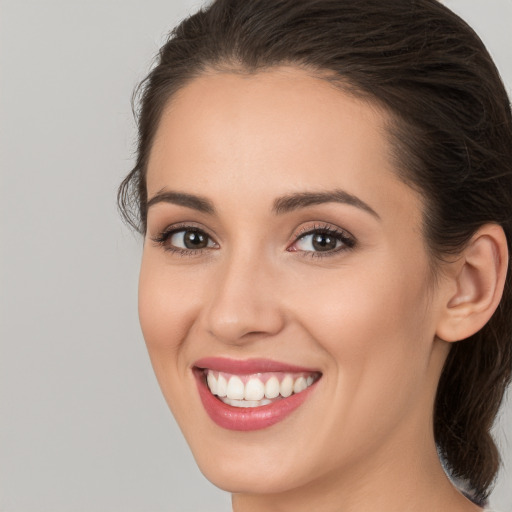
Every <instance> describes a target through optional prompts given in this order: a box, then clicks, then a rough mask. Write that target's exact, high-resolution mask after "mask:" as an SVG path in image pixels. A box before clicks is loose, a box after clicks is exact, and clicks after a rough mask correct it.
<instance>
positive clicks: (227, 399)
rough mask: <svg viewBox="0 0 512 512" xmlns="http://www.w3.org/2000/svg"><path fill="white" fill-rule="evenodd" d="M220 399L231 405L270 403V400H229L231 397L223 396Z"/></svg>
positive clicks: (257, 405) (251, 405)
mask: <svg viewBox="0 0 512 512" xmlns="http://www.w3.org/2000/svg"><path fill="white" fill-rule="evenodd" d="M222 401H223V402H224V403H225V404H228V405H231V406H233V407H261V406H262V405H268V404H270V403H272V402H271V401H270V400H267V399H264V400H231V398H223V399H222Z"/></svg>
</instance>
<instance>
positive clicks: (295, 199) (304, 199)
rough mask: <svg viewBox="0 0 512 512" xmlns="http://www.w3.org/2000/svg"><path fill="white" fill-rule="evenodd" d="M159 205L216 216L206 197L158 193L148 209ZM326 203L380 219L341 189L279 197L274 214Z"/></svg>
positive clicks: (178, 193)
mask: <svg viewBox="0 0 512 512" xmlns="http://www.w3.org/2000/svg"><path fill="white" fill-rule="evenodd" d="M157 203H172V204H176V205H179V206H184V207H186V208H192V209H193V210H197V211H200V212H202V213H207V214H209V215H214V214H215V212H216V211H215V207H214V206H213V203H212V202H211V201H210V200H209V199H207V198H206V197H201V196H196V195H194V194H186V193H184V192H172V191H161V192H158V193H157V194H155V195H154V196H153V197H152V198H151V199H150V200H149V201H148V203H147V206H146V208H147V209H149V208H150V207H151V206H153V205H155V204H157ZM324 203H342V204H348V205H350V206H355V207H356V208H359V209H361V210H364V211H366V212H368V213H370V214H371V215H373V216H374V217H376V218H377V219H380V216H379V214H378V213H377V212H376V211H375V210H374V209H373V208H372V207H371V206H369V205H368V204H366V203H365V202H364V201H362V200H361V199H359V198H358V197H357V196H354V195H352V194H349V193H348V192H346V191H344V190H340V189H336V190H331V191H328V192H297V193H294V194H289V195H286V196H283V197H279V198H277V199H276V200H275V201H274V204H273V207H272V212H273V213H275V214H276V215H282V214H285V213H289V212H292V211H294V210H298V209H300V208H307V207H308V206H314V205H317V204H324Z"/></svg>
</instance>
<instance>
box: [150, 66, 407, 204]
mask: <svg viewBox="0 0 512 512" xmlns="http://www.w3.org/2000/svg"><path fill="white" fill-rule="evenodd" d="M388 121H389V116H388V115H387V114H386V113H385V112H384V111H383V110H382V109H380V108H378V107H377V106H376V105H374V104H371V103H370V102H367V101H364V100H361V99H357V98H355V97H354V96H352V95H349V94H347V93H346V92H344V91H342V90H340V89H339V88H337V87H335V86H333V85H332V84H331V83H329V82H328V81H326V80H324V79H321V78H318V77H314V76H311V75H310V74H308V73H307V72H306V71H304V70H301V69H298V68H293V67H281V68H275V69H271V70H267V71H265V72H260V73H256V74H235V73H210V74H205V75H202V76H200V77H198V78H196V79H195V80H193V81H192V82H191V83H189V84H188V85H186V86H185V87H184V88H182V89H181V90H180V91H178V93H177V94H176V95H175V96H173V98H172V99H171V100H170V101H169V103H168V105H167V106H166V108H165V110H164V112H163V114H162V118H161V121H160V125H159V128H158V130H157V133H156V136H155V140H154V144H153V148H152V151H151V155H150V161H149V165H148V174H147V184H148V196H149V197H151V196H152V195H154V194H155V193H157V192H159V191H160V190H162V189H163V188H172V189H181V190H182V191H190V190H191V189H193V191H194V192H196V193H197V194H200V195H216V194H217V195H219V197H221V195H222V194H223V193H225V192H226V191H229V190H231V191H234V190H236V191H237V192H238V193H239V195H240V196H243V195H244V193H245V192H247V191H250V196H251V199H253V198H256V197H259V196H263V195H266V196H270V195H273V196H278V195H282V194H286V193H293V192H294V191H296V190H298V191H302V190H305V189H307V190H311V189H314V190H322V189H332V188H343V189H345V190H347V191H348V192H350V193H352V194H355V195H358V196H360V197H361V198H362V199H363V200H366V199H365V198H368V199H370V198H372V196H375V197H373V200H375V201H377V203H379V202H382V201H384V202H386V201H389V193H390V192H391V188H394V189H400V190H401V191H402V192H403V191H405V190H408V192H411V189H409V187H407V186H405V185H404V184H403V183H402V182H401V181H400V180H399V179H398V178H397V176H396V173H395V172H394V165H393V163H392V158H391V157H390V151H389V144H388V141H387V134H386V129H385V127H386V124H387V123H388ZM384 185H385V186H384ZM383 187H384V188H383ZM383 191H384V193H383ZM394 193H395V194H396V190H395V191H394ZM386 194H388V195H387V196H386ZM214 199H215V197H214ZM269 199H270V198H269ZM245 200H247V198H245ZM241 202H243V201H242V200H241ZM245 204H246V203H245ZM377 206H378V204H377Z"/></svg>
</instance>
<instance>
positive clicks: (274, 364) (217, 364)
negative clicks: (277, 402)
mask: <svg viewBox="0 0 512 512" xmlns="http://www.w3.org/2000/svg"><path fill="white" fill-rule="evenodd" d="M193 366H194V367H195V368H199V369H210V370H215V371H219V372H225V373H232V374H237V375H249V374H253V373H265V372H289V373H300V372H303V373H305V372H308V373H313V372H318V370H316V369H313V368H305V367H303V366H296V365H292V364H288V363H283V362H280V361H274V360H272V359H260V358H257V359H230V358H226V357H204V358H202V359H199V360H197V361H196V362H195V363H194V364H193Z"/></svg>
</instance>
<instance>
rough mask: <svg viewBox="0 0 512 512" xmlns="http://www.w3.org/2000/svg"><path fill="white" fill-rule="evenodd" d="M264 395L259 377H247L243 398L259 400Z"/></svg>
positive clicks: (263, 388)
mask: <svg viewBox="0 0 512 512" xmlns="http://www.w3.org/2000/svg"><path fill="white" fill-rule="evenodd" d="M264 396H265V386H264V384H263V382H261V380H260V379H254V378H253V379H249V382H247V384H246V385H245V393H244V398H245V399H246V400H261V399H262V398H263V397H264Z"/></svg>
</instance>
